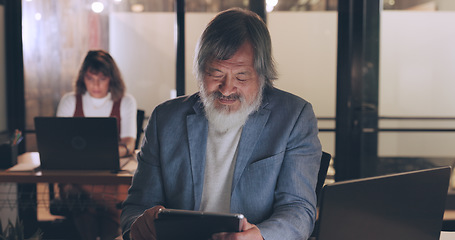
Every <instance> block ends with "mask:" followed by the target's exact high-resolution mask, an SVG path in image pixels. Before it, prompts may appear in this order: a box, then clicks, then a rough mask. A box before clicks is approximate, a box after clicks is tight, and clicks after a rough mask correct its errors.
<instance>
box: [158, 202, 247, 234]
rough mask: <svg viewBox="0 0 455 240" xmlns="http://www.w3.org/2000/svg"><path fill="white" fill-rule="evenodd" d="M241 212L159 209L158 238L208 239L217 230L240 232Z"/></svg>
mask: <svg viewBox="0 0 455 240" xmlns="http://www.w3.org/2000/svg"><path fill="white" fill-rule="evenodd" d="M242 220H243V215H242V214H236V213H213V212H202V211H190V210H179V209H168V208H166V209H160V212H159V213H158V218H157V219H156V220H155V229H156V235H157V238H158V240H182V239H188V240H191V239H195V240H200V239H210V238H211V236H212V234H214V233H218V232H240V231H241V229H242Z"/></svg>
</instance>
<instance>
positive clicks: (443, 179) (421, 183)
mask: <svg viewBox="0 0 455 240" xmlns="http://www.w3.org/2000/svg"><path fill="white" fill-rule="evenodd" d="M450 173H451V168H450V167H442V168H433V169H428V170H420V171H412V172H405V173H399V174H390V175H384V176H379V177H372V178H364V179H358V180H352V181H343V182H338V183H334V184H329V185H326V186H324V188H323V190H322V198H321V205H320V211H319V234H318V238H317V239H318V240H357V239H358V240H364V239H368V240H384V239H387V240H404V239H412V240H438V239H439V235H440V231H441V226H442V219H443V215H444V209H445V200H446V196H447V192H448V187H449V179H450Z"/></svg>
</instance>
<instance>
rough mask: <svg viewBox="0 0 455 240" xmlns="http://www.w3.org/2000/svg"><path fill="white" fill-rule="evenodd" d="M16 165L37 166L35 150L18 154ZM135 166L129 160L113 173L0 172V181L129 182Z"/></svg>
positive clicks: (25, 167)
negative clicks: (121, 168) (122, 169)
mask: <svg viewBox="0 0 455 240" xmlns="http://www.w3.org/2000/svg"><path fill="white" fill-rule="evenodd" d="M17 162H18V165H16V166H15V167H17V166H19V167H20V165H22V166H23V168H16V169H19V170H20V169H33V168H35V167H38V166H39V154H38V153H37V152H27V153H24V154H22V155H20V156H19V157H18V159H17ZM136 167H137V162H136V161H135V160H131V161H130V162H129V163H128V164H127V165H126V166H125V169H126V170H125V171H121V172H119V173H113V172H110V171H79V170H78V171H63V170H46V171H32V170H27V171H26V170H24V171H13V169H14V167H13V168H11V170H6V171H1V172H0V182H12V183H44V182H47V183H53V182H58V183H78V184H117V185H118V184H128V185H129V184H131V179H132V177H133V171H134V170H135V169H136Z"/></svg>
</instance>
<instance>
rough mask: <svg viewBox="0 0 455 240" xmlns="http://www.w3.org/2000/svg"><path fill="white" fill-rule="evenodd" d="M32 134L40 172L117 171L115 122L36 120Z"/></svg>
mask: <svg viewBox="0 0 455 240" xmlns="http://www.w3.org/2000/svg"><path fill="white" fill-rule="evenodd" d="M35 130H36V140H37V145H38V152H39V154H40V162H41V166H40V168H41V169H42V170H50V169H52V170H112V171H118V170H119V169H120V164H119V153H118V132H117V120H116V119H115V118H112V117H106V118H72V117H69V118H65V117H36V118H35Z"/></svg>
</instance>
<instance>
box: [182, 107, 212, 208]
mask: <svg viewBox="0 0 455 240" xmlns="http://www.w3.org/2000/svg"><path fill="white" fill-rule="evenodd" d="M193 108H194V110H195V112H196V114H190V115H188V116H187V118H186V119H187V122H186V126H187V131H188V146H189V150H190V162H191V172H192V176H193V179H192V180H193V191H194V192H193V193H194V209H196V210H197V209H199V206H200V204H201V197H202V188H203V185H204V169H205V151H206V150H205V149H206V146H207V134H208V123H207V119H206V118H205V115H204V112H203V110H202V104H201V103H200V102H199V101H198V102H197V103H196V104H195V105H194V106H193ZM182 147H183V146H182Z"/></svg>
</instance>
